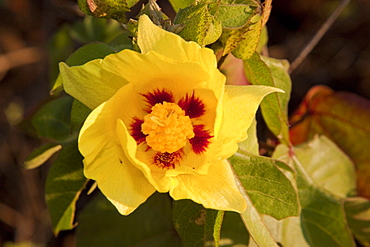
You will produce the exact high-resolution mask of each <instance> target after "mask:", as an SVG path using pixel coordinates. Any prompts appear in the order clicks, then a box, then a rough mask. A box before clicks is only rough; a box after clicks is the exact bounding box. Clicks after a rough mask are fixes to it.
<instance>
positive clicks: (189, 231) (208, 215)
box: [173, 200, 222, 246]
mask: <svg viewBox="0 0 370 247" xmlns="http://www.w3.org/2000/svg"><path fill="white" fill-rule="evenodd" d="M217 216H218V211H217V210H211V209H205V208H204V207H203V206H202V205H199V204H196V203H195V202H193V201H191V200H179V201H174V206H173V222H174V225H175V228H176V230H177V232H178V233H179V235H180V237H181V239H182V241H183V243H184V246H204V245H205V242H206V241H210V240H211V237H212V235H213V234H214V230H215V226H216V230H217V231H218V229H219V227H220V225H221V224H220V223H222V220H221V221H220V219H218V217H217ZM216 219H218V221H217V222H216ZM217 231H216V234H217Z"/></svg>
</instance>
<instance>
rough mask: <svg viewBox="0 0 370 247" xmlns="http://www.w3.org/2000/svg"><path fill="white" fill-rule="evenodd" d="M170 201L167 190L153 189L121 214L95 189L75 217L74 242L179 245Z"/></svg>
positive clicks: (98, 245) (96, 246) (155, 246)
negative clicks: (95, 191) (148, 195)
mask: <svg viewBox="0 0 370 247" xmlns="http://www.w3.org/2000/svg"><path fill="white" fill-rule="evenodd" d="M171 203H172V201H171V199H170V197H169V196H168V195H167V194H159V193H154V194H153V195H152V196H151V197H149V198H148V200H147V201H146V202H145V203H144V204H142V205H141V206H140V207H139V208H137V209H136V210H135V211H134V212H133V213H132V214H130V215H128V216H123V215H121V214H119V213H118V211H117V209H116V208H115V207H114V206H113V205H112V203H111V202H109V201H108V200H107V199H106V198H105V197H104V196H103V195H102V194H100V193H98V195H96V198H94V199H93V200H92V201H91V202H90V203H89V204H88V205H87V206H86V207H85V208H84V209H83V211H82V212H81V214H79V215H78V217H77V220H78V227H77V231H76V238H77V243H76V246H77V247H84V246H89V247H102V246H109V247H115V246H119V247H121V246H143V247H144V246H153V247H162V246H166V247H167V246H168V247H178V246H182V243H181V240H180V238H179V236H178V234H177V232H176V230H175V229H174V226H173V224H172V215H171V213H172V211H171V209H172V205H171Z"/></svg>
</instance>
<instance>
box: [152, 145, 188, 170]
mask: <svg viewBox="0 0 370 247" xmlns="http://www.w3.org/2000/svg"><path fill="white" fill-rule="evenodd" d="M182 155H183V150H182V149H180V150H178V151H176V152H173V153H167V152H166V153H161V152H158V153H157V154H156V155H155V156H154V165H156V166H158V167H161V168H166V169H170V168H172V169H175V166H176V164H178V163H179V161H180V160H181V159H182Z"/></svg>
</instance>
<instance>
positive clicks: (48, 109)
mask: <svg viewBox="0 0 370 247" xmlns="http://www.w3.org/2000/svg"><path fill="white" fill-rule="evenodd" d="M71 107H72V98H71V97H69V96H65V97H61V98H57V99H54V100H52V101H50V102H48V103H47V104H45V105H44V106H43V107H42V108H41V109H40V110H39V111H38V112H37V113H36V114H35V115H34V116H33V118H32V125H33V126H34V127H35V128H36V131H37V133H38V135H39V136H40V137H45V138H51V139H53V140H55V141H59V142H62V141H67V140H70V139H72V138H74V137H75V136H74V135H71V134H70V132H71V129H70V125H69V123H70V121H69V119H70V111H71Z"/></svg>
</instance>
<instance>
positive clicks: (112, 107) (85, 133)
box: [79, 84, 143, 160]
mask: <svg viewBox="0 0 370 247" xmlns="http://www.w3.org/2000/svg"><path fill="white" fill-rule="evenodd" d="M140 115H143V112H142V110H141V109H140V104H139V101H138V99H137V94H135V93H134V91H133V89H132V85H131V84H128V85H126V86H124V87H122V88H121V89H120V90H118V92H117V93H116V94H115V95H114V96H113V97H111V98H110V99H109V100H108V101H107V102H105V103H103V104H101V105H100V106H99V107H97V108H95V109H94V110H93V111H92V112H91V113H90V115H89V116H88V117H87V118H86V120H85V123H84V125H83V126H82V128H81V132H80V140H79V142H80V146H79V149H80V151H81V153H82V154H83V155H84V157H85V158H86V157H87V156H88V157H89V159H91V160H93V159H94V158H95V156H94V155H96V154H97V153H98V151H99V150H100V149H101V148H102V146H104V145H105V143H106V142H107V141H110V142H116V143H117V144H119V141H118V137H117V135H116V132H115V130H116V124H117V122H116V121H117V119H118V118H120V119H122V120H124V121H125V122H126V124H130V121H131V119H132V117H133V116H140ZM85 139H89V140H93V141H92V142H89V141H84V140H85Z"/></svg>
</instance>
